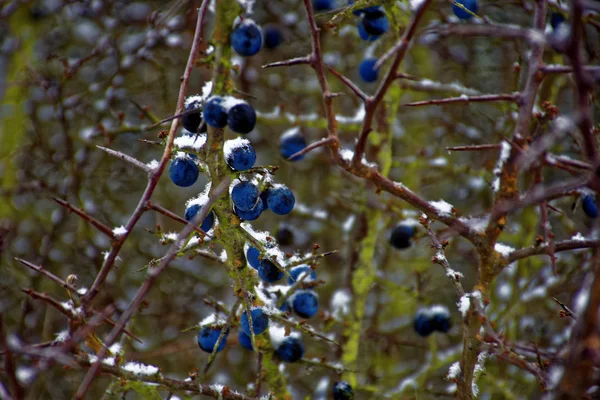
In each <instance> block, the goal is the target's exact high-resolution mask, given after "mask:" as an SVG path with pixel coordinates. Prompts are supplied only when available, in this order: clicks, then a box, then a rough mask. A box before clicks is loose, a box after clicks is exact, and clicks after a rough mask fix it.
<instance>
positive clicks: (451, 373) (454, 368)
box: [446, 361, 460, 380]
mask: <svg viewBox="0 0 600 400" xmlns="http://www.w3.org/2000/svg"><path fill="white" fill-rule="evenodd" d="M459 376H460V362H459V361H456V362H455V363H453V364H452V365H451V366H450V368H449V369H448V375H446V379H448V380H451V379H458V377H459Z"/></svg>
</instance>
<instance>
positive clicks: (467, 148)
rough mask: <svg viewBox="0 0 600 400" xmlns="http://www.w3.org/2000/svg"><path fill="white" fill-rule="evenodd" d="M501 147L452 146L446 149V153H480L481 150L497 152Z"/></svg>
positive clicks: (481, 145) (479, 145) (483, 145)
mask: <svg viewBox="0 0 600 400" xmlns="http://www.w3.org/2000/svg"><path fill="white" fill-rule="evenodd" d="M500 147H502V146H501V145H499V144H474V145H472V146H454V147H446V150H448V151H482V150H499V149H500Z"/></svg>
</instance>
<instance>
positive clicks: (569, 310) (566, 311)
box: [552, 297, 577, 320]
mask: <svg viewBox="0 0 600 400" xmlns="http://www.w3.org/2000/svg"><path fill="white" fill-rule="evenodd" d="M552 300H554V301H555V302H557V303H558V305H559V306H561V307H562V309H563V310H564V311H565V315H566V316H567V317H570V318H573V319H574V320H576V319H577V318H576V317H575V313H574V312H573V311H572V310H571V309H570V308H569V307H567V305H566V304H565V303H563V302H562V301H560V300H558V299H557V298H556V297H553V298H552Z"/></svg>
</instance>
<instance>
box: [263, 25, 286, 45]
mask: <svg viewBox="0 0 600 400" xmlns="http://www.w3.org/2000/svg"><path fill="white" fill-rule="evenodd" d="M264 37H265V47H266V48H267V49H271V50H272V49H275V48H277V47H278V46H279V45H280V44H281V42H282V41H283V35H282V34H281V30H279V28H277V27H275V26H268V27H266V28H265V29H264Z"/></svg>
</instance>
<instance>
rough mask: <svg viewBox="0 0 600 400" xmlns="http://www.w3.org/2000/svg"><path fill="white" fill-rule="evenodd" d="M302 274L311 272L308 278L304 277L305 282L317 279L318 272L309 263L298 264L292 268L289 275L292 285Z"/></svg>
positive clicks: (289, 281)
mask: <svg viewBox="0 0 600 400" xmlns="http://www.w3.org/2000/svg"><path fill="white" fill-rule="evenodd" d="M302 274H310V276H309V277H308V278H304V281H303V282H310V281H316V280H317V273H316V272H315V270H313V269H312V268H311V267H309V266H308V265H298V266H297V267H294V268H292V269H290V276H289V277H288V283H289V284H290V285H291V284H293V283H294V282H296V281H297V280H299V279H300V275H302Z"/></svg>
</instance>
